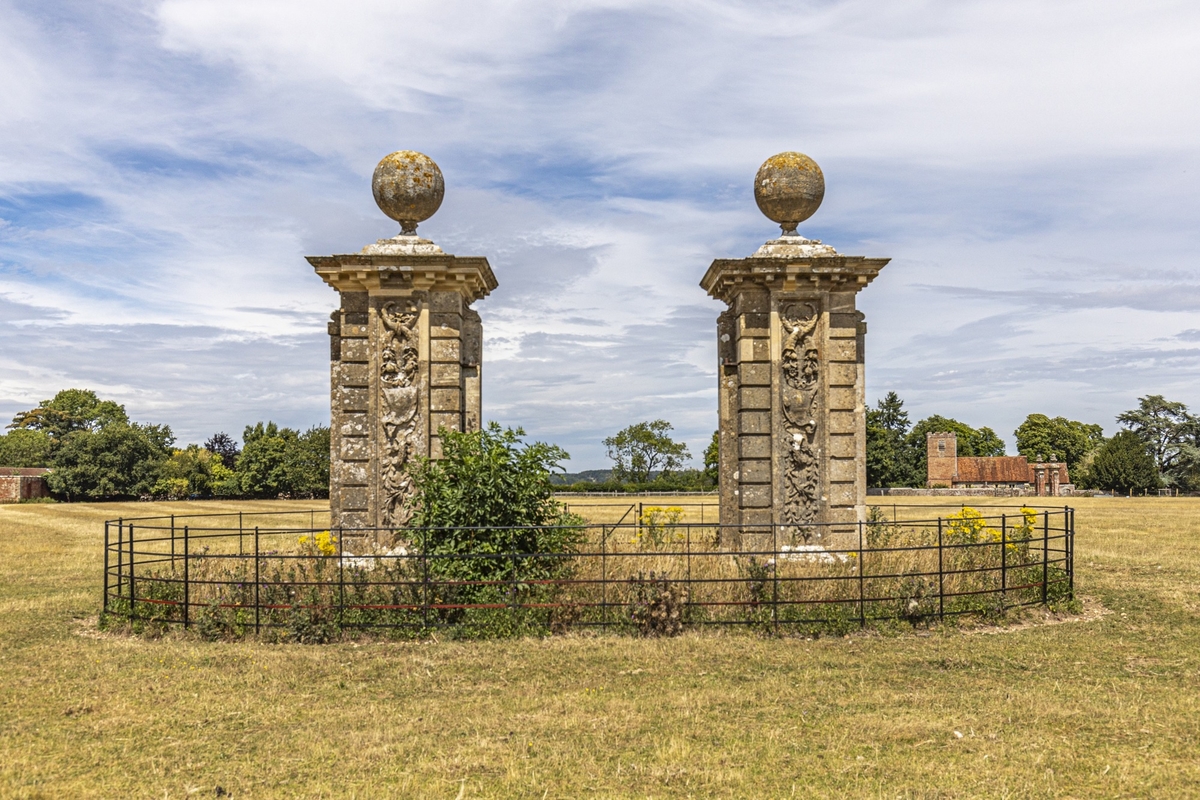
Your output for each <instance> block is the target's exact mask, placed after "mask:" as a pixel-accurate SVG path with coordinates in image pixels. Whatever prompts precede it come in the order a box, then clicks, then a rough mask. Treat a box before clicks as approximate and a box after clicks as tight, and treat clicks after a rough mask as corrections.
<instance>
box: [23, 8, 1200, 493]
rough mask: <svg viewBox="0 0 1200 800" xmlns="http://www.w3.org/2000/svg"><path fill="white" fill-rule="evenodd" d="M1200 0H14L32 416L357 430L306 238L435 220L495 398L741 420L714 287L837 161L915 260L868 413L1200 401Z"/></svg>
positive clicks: (850, 195) (569, 409) (580, 411)
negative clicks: (389, 202) (762, 190)
mask: <svg viewBox="0 0 1200 800" xmlns="http://www.w3.org/2000/svg"><path fill="white" fill-rule="evenodd" d="M1197 86H1200V6H1197V5H1196V4H1194V3H1184V2H1173V3H1167V2H1154V1H1153V0H1148V1H1147V2H1140V3H1137V4H1129V3H1116V2H1101V1H1099V0H1088V2H1069V1H1068V2H1058V3H1045V2H1022V1H1021V0H1006V1H1005V2H970V0H961V1H960V2H909V1H906V0H896V1H895V2H889V3H879V2H832V1H831V0H822V1H820V2H759V3H752V2H726V3H716V2H705V1H704V0H686V2H683V1H680V2H617V1H613V2H586V1H580V2H569V3H564V2H519V1H517V0H510V1H509V2H504V3H494V4H484V3H479V2H448V1H447V0H440V1H439V2H409V3H398V2H394V1H392V0H387V1H386V2H385V1H384V0H378V1H377V2H346V1H345V0H343V2H337V3H334V2H305V1H304V0H289V2H282V0H280V1H279V2H276V1H275V0H260V1H259V2H246V0H166V2H149V1H147V2H138V1H137V0H127V2H107V1H106V0H87V1H86V2H71V1H70V0H63V1H60V2H54V3H46V2H32V1H28V2H14V1H13V0H0V107H2V108H3V109H4V114H2V115H0V419H6V418H8V417H11V415H12V414H14V413H15V412H17V411H19V410H21V409H24V408H28V407H30V406H32V405H34V404H36V402H37V401H39V400H41V399H44V398H46V397H49V396H51V395H52V394H53V393H54V392H56V391H57V390H59V389H62V388H67V387H71V386H81V387H89V388H92V389H95V390H96V391H98V392H99V393H100V394H101V395H103V396H105V397H109V398H112V399H115V400H118V401H119V402H122V403H124V404H125V405H126V407H127V408H128V410H129V411H130V413H131V415H132V416H133V417H134V418H135V419H140V420H144V421H155V422H166V423H169V424H171V425H172V427H173V428H174V429H175V431H176V432H177V434H178V435H179V437H180V439H181V440H182V441H200V440H202V439H204V438H205V437H207V436H208V435H209V434H211V433H213V432H214V431H217V430H226V431H229V432H231V433H234V434H237V433H239V432H240V431H241V429H242V427H243V426H245V425H246V424H249V423H253V422H255V421H258V420H260V419H268V418H269V419H274V420H276V421H277V422H280V423H283V424H288V425H293V426H300V427H306V426H308V425H311V424H315V423H325V422H327V421H328V360H327V359H328V349H327V344H326V341H325V332H324V328H325V325H324V321H325V320H326V319H327V316H328V314H329V312H330V311H331V310H333V308H334V307H335V306H336V297H335V295H334V293H333V292H332V290H330V289H328V288H327V287H325V286H324V285H323V284H322V283H321V281H320V280H319V279H317V278H316V277H315V275H314V274H313V272H312V269H311V268H310V267H309V266H308V264H307V263H306V262H305V261H304V258H303V257H304V256H305V255H319V254H328V253H333V252H354V251H357V250H358V249H359V248H360V247H362V246H363V245H364V244H366V243H368V242H370V241H373V240H375V239H377V238H380V237H383V236H390V235H392V234H393V233H394V232H395V224H394V223H392V222H391V221H390V220H388V219H386V218H385V217H383V215H382V214H381V213H380V212H379V211H378V210H377V209H376V207H375V205H374V202H373V201H372V198H371V193H370V175H371V172H372V170H373V169H374V166H375V163H376V162H377V161H378V160H379V158H380V157H382V156H383V155H385V154H386V153H388V152H391V151H393V150H397V149H415V150H421V151H423V152H425V153H427V154H429V155H430V156H431V157H433V158H434V159H435V160H436V161H437V162H438V163H439V164H440V165H441V168H442V171H443V173H444V174H445V177H446V187H447V188H446V200H445V202H444V203H443V205H442V208H441V210H440V211H439V212H438V214H437V215H436V216H435V217H434V218H432V219H431V220H429V221H428V222H427V223H424V224H422V226H421V232H422V233H423V234H424V235H427V236H429V237H431V238H433V239H434V240H435V241H437V242H438V243H439V244H440V245H441V246H442V247H443V248H444V249H446V250H447V251H449V252H453V253H457V254H460V255H485V256H487V257H488V258H489V259H490V261H491V263H492V266H493V268H494V269H495V271H496V274H497V277H498V278H499V281H500V288H499V289H498V290H497V291H496V292H495V293H494V294H493V295H492V296H491V297H489V298H487V299H486V300H484V301H483V302H481V303H480V304H479V306H478V308H479V311H480V313H481V314H482V316H483V319H484V325H485V334H486V341H485V365H484V411H485V417H487V418H489V419H496V420H499V421H501V422H503V423H507V424H520V425H523V426H524V427H525V428H526V429H527V430H528V431H529V432H530V433H531V434H532V435H534V436H535V437H537V438H541V439H546V440H549V441H553V442H556V443H558V444H561V445H563V446H564V447H565V448H566V449H567V450H568V451H570V452H571V453H572V455H573V457H574V458H573V460H572V461H571V462H570V464H569V465H568V466H569V468H571V469H572V470H576V469H588V468H597V467H603V466H605V465H606V460H605V458H604V453H603V448H602V446H601V445H600V440H601V439H603V438H604V437H605V436H607V435H610V434H611V433H613V432H615V431H616V430H618V429H619V428H621V427H623V426H624V425H627V424H629V423H631V422H635V421H638V420H642V419H651V418H656V417H663V418H666V419H668V420H670V421H671V422H672V423H674V425H675V427H676V430H677V432H679V433H680V434H681V435H682V436H683V437H684V438H686V439H687V441H688V442H689V443H690V445H691V449H692V452H693V454H695V455H699V454H700V452H701V450H702V449H703V444H704V442H705V440H706V439H707V438H708V436H709V435H711V432H712V430H713V428H714V427H715V424H716V392H715V363H714V362H715V346H714V321H715V317H716V315H717V313H718V312H719V311H720V308H721V306H720V304H719V303H717V302H715V301H713V300H711V299H709V298H708V297H706V296H705V294H704V292H703V291H702V290H701V289H700V288H699V286H698V282H699V280H700V277H701V276H702V275H703V273H704V270H705V269H706V268H707V266H708V264H709V263H710V262H711V260H712V259H713V258H725V257H739V256H745V255H749V254H750V253H751V252H753V251H754V249H755V248H756V247H757V246H758V245H759V244H760V243H761V242H762V241H763V240H765V239H767V238H770V237H772V236H773V235H774V232H775V230H777V229H776V228H774V226H773V225H772V224H771V223H770V222H768V221H767V220H766V219H765V218H763V217H762V216H761V215H760V214H759V213H758V211H757V209H756V208H755V206H754V202H753V197H752V188H751V179H752V177H753V175H754V172H755V170H756V169H757V167H758V165H759V164H760V163H761V162H762V161H763V160H764V159H765V158H766V157H768V156H770V155H772V154H773V153H776V152H780V151H783V150H800V151H803V152H805V153H808V154H809V155H810V156H812V157H813V158H815V159H816V160H817V162H818V163H820V165H821V167H822V169H823V170H824V172H825V175H826V183H827V191H826V198H825V202H824V205H823V206H822V208H821V209H820V211H818V212H817V214H816V216H814V217H813V218H812V219H811V220H810V221H809V222H807V223H805V225H804V226H802V229H801V232H802V233H805V234H806V235H808V236H812V237H815V238H820V239H822V240H824V241H825V242H827V243H830V244H833V245H834V246H835V247H837V248H838V249H839V250H840V251H841V252H844V253H850V254H856V255H869V256H890V257H891V258H892V259H893V260H892V262H891V264H890V265H889V266H888V267H887V268H886V269H885V270H884V272H883V274H882V276H881V277H880V278H879V280H877V281H876V282H875V283H874V284H873V285H872V286H870V287H869V288H868V289H866V290H865V291H864V292H863V294H862V295H860V301H861V307H862V308H863V310H864V311H865V312H866V314H867V319H868V324H869V330H870V333H869V335H868V367H867V371H868V397H869V398H870V399H871V400H872V401H873V400H874V399H876V398H878V397H879V396H881V395H882V394H883V393H884V392H886V391H888V390H895V391H897V392H898V393H899V394H900V395H901V397H903V398H904V399H905V401H906V405H907V407H908V409H909V411H910V414H911V416H912V417H913V419H914V420H916V419H919V418H921V417H923V416H927V415H929V414H932V413H940V414H944V415H947V416H953V417H956V418H958V419H961V420H963V421H965V422H967V423H969V424H972V425H977V426H978V425H990V426H991V427H993V428H994V429H996V430H997V432H999V433H1000V434H1001V435H1002V436H1006V437H1008V439H1009V441H1010V444H1011V441H1012V438H1011V432H1012V430H1013V429H1014V428H1015V427H1016V426H1017V425H1018V424H1019V423H1020V422H1021V420H1022V419H1024V417H1025V415H1026V414H1028V413H1031V412H1040V413H1046V414H1050V415H1058V414H1062V415H1066V416H1068V417H1072V418H1076V419H1081V420H1085V421H1088V422H1098V423H1100V424H1102V425H1104V426H1105V428H1106V430H1107V431H1108V432H1109V433H1111V432H1112V431H1113V430H1114V429H1115V424H1114V420H1113V418H1114V416H1115V415H1116V414H1117V413H1119V412H1120V411H1121V410H1124V409H1126V408H1129V407H1132V406H1133V405H1135V404H1136V402H1137V398H1138V396H1140V395H1144V394H1149V393H1160V394H1165V395H1167V396H1168V397H1169V398H1171V399H1176V400H1182V401H1184V402H1186V403H1189V404H1192V405H1194V406H1196V405H1200V391H1198V382H1197V379H1196V375H1198V374H1200V314H1198V313H1197V310H1198V309H1200V269H1198V267H1197V260H1196V254H1197V252H1198V245H1200V225H1197V219H1200V189H1198V188H1197V186H1198V182H1197V174H1198V173H1200V137H1197V135H1196V132H1197V130H1200V124H1198V123H1200V102H1197V90H1196V87H1197Z"/></svg>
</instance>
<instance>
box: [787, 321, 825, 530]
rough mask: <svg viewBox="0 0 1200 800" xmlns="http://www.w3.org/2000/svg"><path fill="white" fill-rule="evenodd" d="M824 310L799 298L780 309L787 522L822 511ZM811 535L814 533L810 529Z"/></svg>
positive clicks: (797, 521)
mask: <svg viewBox="0 0 1200 800" xmlns="http://www.w3.org/2000/svg"><path fill="white" fill-rule="evenodd" d="M820 320H821V316H820V314H819V313H817V309H816V307H815V306H814V305H813V304H811V303H794V304H791V305H788V306H786V307H785V308H784V309H783V312H782V313H781V314H780V322H781V323H782V326H783V348H782V353H781V356H782V363H781V369H782V373H783V380H782V382H781V383H782V390H783V402H782V408H783V429H784V441H783V452H784V454H785V455H784V467H783V483H784V502H783V512H782V515H781V516H782V522H783V523H784V524H786V525H798V526H803V525H808V524H810V523H812V522H813V521H814V520H815V519H816V516H817V501H818V498H819V497H820V477H821V476H820V462H819V460H818V458H817V452H816V448H815V447H814V444H815V439H816V433H817V408H816V404H817V391H818V384H819V377H820V375H819V369H818V367H819V364H820V360H819V358H818V353H817V344H816V330H817V324H818V323H819V322H820ZM804 536H805V538H806V539H807V538H808V534H807V533H805V534H804Z"/></svg>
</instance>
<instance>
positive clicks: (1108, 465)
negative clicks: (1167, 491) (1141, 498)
mask: <svg viewBox="0 0 1200 800" xmlns="http://www.w3.org/2000/svg"><path fill="white" fill-rule="evenodd" d="M1088 474H1089V480H1090V482H1091V484H1092V485H1093V486H1095V487H1096V488H1098V489H1107V490H1109V491H1115V492H1122V493H1124V492H1130V491H1134V492H1140V491H1148V490H1150V489H1156V488H1158V486H1159V480H1158V468H1157V466H1156V465H1155V463H1154V458H1153V456H1151V455H1150V453H1149V452H1147V450H1146V444H1145V442H1144V441H1143V440H1142V438H1141V437H1140V436H1138V435H1137V434H1136V433H1134V432H1133V431H1120V432H1119V433H1118V434H1117V435H1116V436H1114V437H1112V438H1111V439H1109V440H1108V441H1107V442H1105V443H1104V445H1103V446H1102V447H1101V448H1100V449H1099V450H1098V451H1097V452H1096V455H1095V458H1093V459H1092V464H1091V468H1090V470H1089V473H1088Z"/></svg>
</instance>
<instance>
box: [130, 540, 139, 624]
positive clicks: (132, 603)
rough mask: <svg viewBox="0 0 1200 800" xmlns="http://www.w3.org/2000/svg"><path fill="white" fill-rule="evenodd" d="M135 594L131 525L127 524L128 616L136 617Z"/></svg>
mask: <svg viewBox="0 0 1200 800" xmlns="http://www.w3.org/2000/svg"><path fill="white" fill-rule="evenodd" d="M136 602H137V595H136V594H135V593H134V588H133V525H132V524H131V525H130V526H129V618H130V619H131V620H132V619H137V606H136V605H135V603H136Z"/></svg>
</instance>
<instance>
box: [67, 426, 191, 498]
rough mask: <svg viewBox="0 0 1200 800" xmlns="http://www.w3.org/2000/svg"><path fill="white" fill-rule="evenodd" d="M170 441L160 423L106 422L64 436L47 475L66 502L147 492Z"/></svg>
mask: <svg viewBox="0 0 1200 800" xmlns="http://www.w3.org/2000/svg"><path fill="white" fill-rule="evenodd" d="M173 441H174V436H173V435H172V434H171V429H170V428H168V427H166V426H165V425H138V424H137V423H132V424H129V423H124V422H111V423H108V424H105V425H104V426H103V427H101V428H100V429H99V430H96V431H90V430H75V431H73V432H72V433H69V434H67V435H66V436H65V437H64V438H63V441H62V444H61V446H60V447H59V449H58V452H57V454H56V455H55V458H54V471H53V472H51V473H50V474H49V476H47V481H48V483H49V485H50V490H51V491H52V492H54V493H55V494H58V495H61V496H63V497H65V498H66V499H68V500H85V499H86V500H108V499H117V498H128V497H139V496H142V495H147V494H150V492H151V489H152V488H153V485H154V483H155V481H156V479H157V477H158V473H159V467H160V465H161V464H162V462H163V461H164V460H165V459H166V458H167V457H168V456H169V455H170V452H171V451H170V447H171V444H172V442H173Z"/></svg>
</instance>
